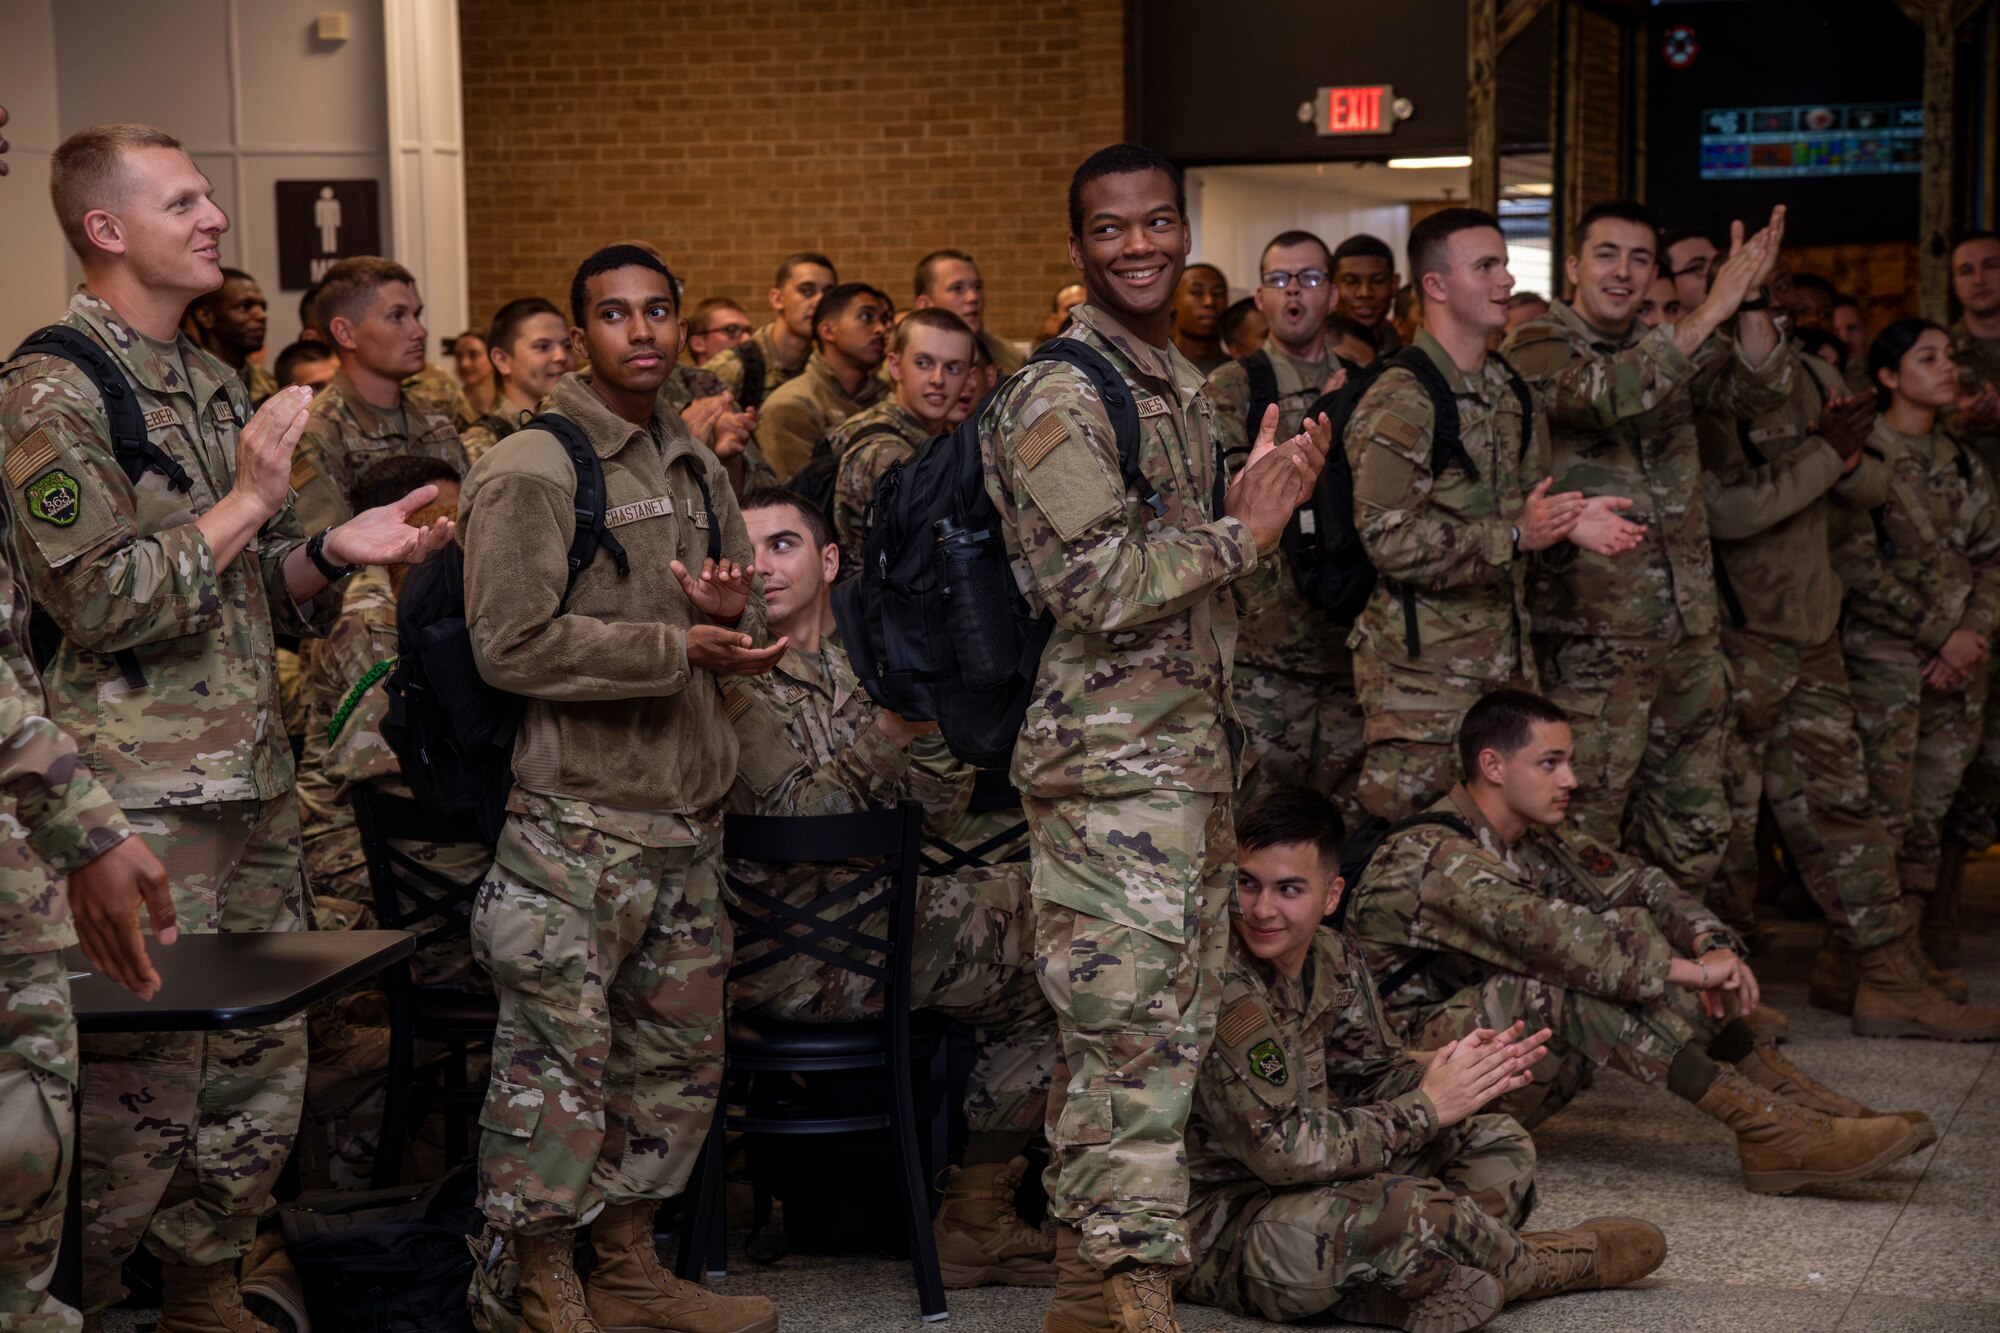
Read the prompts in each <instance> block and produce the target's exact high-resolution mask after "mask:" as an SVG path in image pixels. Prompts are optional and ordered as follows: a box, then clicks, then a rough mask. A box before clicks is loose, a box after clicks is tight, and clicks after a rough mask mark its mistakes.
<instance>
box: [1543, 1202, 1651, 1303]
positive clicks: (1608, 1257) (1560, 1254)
mask: <svg viewBox="0 0 2000 1333" xmlns="http://www.w3.org/2000/svg"><path fill="white" fill-rule="evenodd" d="M1521 1243H1522V1244H1524V1245H1526V1246H1527V1247H1528V1252H1529V1254H1530V1255H1531V1256H1532V1257H1533V1259H1534V1265H1535V1266H1534V1271H1533V1272H1532V1273H1530V1274H1529V1275H1528V1286H1527V1289H1526V1290H1525V1291H1521V1292H1517V1293H1516V1294H1515V1296H1514V1299H1515V1300H1517V1301H1536V1300H1540V1299H1541V1298H1542V1297H1544V1296H1560V1295H1562V1294H1563V1293H1564V1292H1566V1291H1596V1290H1598V1289H1599V1288H1602V1287H1622V1286H1625V1285H1626V1284H1627V1283H1631V1282H1637V1281H1638V1280H1639V1279H1640V1278H1642V1277H1644V1276H1646V1274H1648V1273H1650V1272H1652V1271H1653V1270H1654V1269H1655V1268H1658V1267H1659V1266H1660V1265H1661V1264H1662V1263H1663V1262H1665V1260H1666V1257H1667V1237H1666V1234H1665V1233H1664V1232H1662V1231H1661V1230H1660V1229H1659V1228H1658V1227H1656V1226H1654V1225H1653V1224H1652V1223H1651V1222H1642V1221H1640V1220H1639V1219H1638V1218H1636V1217H1593V1218H1591V1219H1590V1220H1589V1221H1586V1222H1578V1223H1577V1224H1576V1225H1575V1226H1573V1227H1569V1228H1567V1229H1566V1230H1563V1231H1523V1232H1522V1233H1521Z"/></svg>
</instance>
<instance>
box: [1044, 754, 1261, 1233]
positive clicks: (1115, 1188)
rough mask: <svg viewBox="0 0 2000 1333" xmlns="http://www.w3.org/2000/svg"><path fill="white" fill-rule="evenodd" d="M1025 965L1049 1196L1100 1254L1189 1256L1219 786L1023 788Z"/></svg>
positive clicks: (1206, 1036)
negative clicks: (1191, 1158) (1033, 1002)
mask: <svg viewBox="0 0 2000 1333" xmlns="http://www.w3.org/2000/svg"><path fill="white" fill-rule="evenodd" d="M1022 804H1023V808H1024V809H1025V810H1026V811H1027V815H1028V823H1029V828H1030V833H1031V837H1032V839H1033V854H1034V886H1033V890H1032V894H1033V904H1034V924H1035V952H1036V955H1037V960H1036V967H1037V968H1039V969H1040V972H1041V982H1042V991H1043V993H1044V994H1045V995H1047V996H1048V1000H1049V1006H1050V1007H1051V1008H1052V1009H1054V1010H1055V1015H1056V1030H1057V1032H1058V1033H1059V1035H1060V1038H1061V1043H1062V1046H1061V1050H1060V1052H1059V1053H1058V1056H1057V1063H1056V1068H1055V1074H1054V1078H1053V1081H1052V1084H1051V1086H1050V1089H1049V1112H1048V1137H1049V1153H1050V1158H1049V1167H1048V1170H1047V1172H1046V1173H1044V1181H1045V1183H1046V1184H1047V1186H1048V1192H1049V1209H1050V1211H1051V1213H1053V1214H1054V1216H1055V1217H1056V1219H1057V1220H1058V1221H1060V1222H1063V1223H1065V1224H1067V1225H1069V1226H1073V1227H1076V1228H1078V1229H1079V1230H1080V1231H1081V1232H1082V1244H1081V1250H1082V1253H1083V1255H1084V1257H1085V1258H1087V1259H1089V1260H1090V1262H1091V1263H1093V1264H1095V1265H1096V1266H1097V1267H1098V1268H1100V1269H1105V1268H1110V1267H1111V1266H1112V1265H1113V1264H1116V1263H1120V1262H1122V1261H1124V1260H1128V1259H1135V1260H1138V1261H1139V1262H1141V1263H1147V1264H1167V1265H1170V1266H1178V1265H1180V1264H1185V1263H1188V1262H1189V1261H1190V1260H1191V1258H1192V1255H1191V1252H1190V1251H1189V1249H1188V1240H1187V1230H1186V1227H1185V1226H1184V1225H1183V1222H1182V1217H1183V1215H1184V1214H1185V1213H1186V1211H1187V1203H1188V1174H1187V1147H1186V1143H1185V1135H1186V1131H1187V1119H1188V1112H1189V1110H1190V1109H1191V1108H1192V1107H1193V1104H1194V1081H1195V1075H1196V1073H1197V1072H1198V1071H1199V1070H1200V1068H1201V1062H1202V1057H1203V1056H1204V1055H1206V1054H1207V1052H1208V1047H1209V1044H1210V1043H1211V1042H1212V1041H1214V1039H1215V1021H1216V1006H1217V1004H1218V1003H1219V1002H1220V996H1221V990H1222V982H1221V969H1222V961H1223V957H1224V952H1225V946H1226V944H1227V942H1228V938H1229V936H1228V931H1229V923H1228V917H1227V914H1226V913H1227V908H1228V903H1229V896H1230V894H1231V893H1232V892H1234V888H1235V886H1234V883H1233V878H1234V876H1235V873H1236V867H1235V858H1236V835H1235V827H1234V824H1233V823H1232V821H1231V819H1230V812H1229V801H1228V800H1227V798H1225V797H1223V796H1219V795H1215V794H1211V793H1206V792H1187V791H1170V790H1156V791H1150V792H1143V793H1140V794H1137V795H1131V796H1105V797H1096V798H1093V797H1088V796H1072V797H1061V798H1058V799H1054V800H1048V799H1042V798H1037V797H1025V798H1023V802H1022Z"/></svg>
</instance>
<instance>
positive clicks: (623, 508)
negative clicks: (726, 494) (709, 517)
mask: <svg viewBox="0 0 2000 1333" xmlns="http://www.w3.org/2000/svg"><path fill="white" fill-rule="evenodd" d="M673 512H674V498H673V497H672V496H671V495H655V496H653V497H652V498H651V499H648V500H634V501H632V503H630V504H622V505H619V506H617V507H616V508H614V509H607V510H605V511H604V526H605V527H607V528H622V527H624V526H625V525H626V524H627V523H637V522H638V521H639V520H640V519H642V518H665V517H666V516H667V515H669V514H671V513H673ZM704 526H706V525H704Z"/></svg>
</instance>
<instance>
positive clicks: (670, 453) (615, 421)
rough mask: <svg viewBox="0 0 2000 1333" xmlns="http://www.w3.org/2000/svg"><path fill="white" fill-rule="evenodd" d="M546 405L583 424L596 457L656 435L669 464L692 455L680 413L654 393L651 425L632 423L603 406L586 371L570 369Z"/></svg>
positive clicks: (691, 440)
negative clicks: (670, 407)
mask: <svg viewBox="0 0 2000 1333" xmlns="http://www.w3.org/2000/svg"><path fill="white" fill-rule="evenodd" d="M549 406H550V407H552V408H554V409H555V410H556V411H558V412H560V413H562V414H563V415H564V416H566V417H568V418H569V419H570V420H571V421H574V422H575V423H576V424H577V425H579V426H581V427H583V434H584V438H586V439H588V440H589V441H590V447H591V448H592V449H595V450H596V451H597V456H598V457H599V458H612V457H615V456H616V455H618V454H619V453H621V452H622V451H623V450H624V449H625V447H626V446H627V445H629V444H631V443H632V442H633V441H634V440H644V441H647V442H648V443H650V442H651V441H653V440H654V439H656V438H657V439H658V440H659V442H660V446H659V447H660V455H661V458H662V460H663V461H664V462H666V463H672V462H673V461H674V459H676V458H678V457H679V456H680V455H682V454H692V453H693V452H694V451H695V448H696V446H695V442H694V436H692V435H690V434H688V428H687V427H686V426H684V425H683V424H681V418H680V413H678V412H674V411H672V410H669V409H667V408H664V407H662V405H661V403H660V400H659V397H658V396H657V395H655V397H654V399H653V419H652V423H651V425H650V426H635V425H633V424H632V423H631V422H629V421H627V420H626V419H625V418H623V417H621V416H619V415H618V414H617V413H615V412H613V411H612V410H611V409H610V408H608V407H606V406H605V405H604V400H603V399H601V398H599V397H598V396H597V394H596V393H595V392H594V391H593V390H592V389H591V387H590V374H589V372H588V371H581V370H572V371H570V372H569V373H568V374H566V375H564V376H563V377H562V378H561V379H559V380H557V381H556V387H555V388H554V389H553V390H551V391H550V393H549Z"/></svg>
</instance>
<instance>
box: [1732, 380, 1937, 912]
mask: <svg viewBox="0 0 2000 1333" xmlns="http://www.w3.org/2000/svg"><path fill="white" fill-rule="evenodd" d="M1799 366H1800V370H1799V374H1798V375H1797V377H1796V378H1795V379H1794V381H1793V387H1792V392H1791V396H1790V398H1789V399H1788V400H1787V401H1786V403H1785V405H1784V406H1783V407H1781V408H1779V409H1777V410H1776V411H1773V412H1765V413H1762V414H1760V415H1758V416H1754V417H1748V418H1733V417H1729V416H1725V415H1723V414H1721V413H1719V412H1704V413H1702V414H1701V416H1700V418H1699V419H1698V420H1697V422H1696V426H1697V428H1698V430H1699V432H1700V436H1701V460H1702V477H1703V483H1704V488H1705V490H1706V492H1707V495H1708V525H1709V531H1710V532H1711V533H1713V534H1714V537H1715V558H1716V569H1717V570H1718V585H1717V586H1718V591H1719V592H1720V594H1721V600H1722V611H1723V620H1722V651H1723V656H1724V657H1725V658H1726V659H1727V660H1728V662H1729V679H1730V686H1731V690H1732V694H1733V703H1734V707H1733V709H1732V712H1733V713H1734V714H1735V730H1734V731H1733V733H1732V734H1731V736H1730V739H1729V753H1728V766H1727V770H1726V776H1727V781H1728V791H1729V803H1730V807H1731V810H1732V812H1733V820H1732V827H1731V829H1730V834H1729V850H1728V853H1727V855H1726V857H1725V859H1724V862H1723V880H1722V882H1721V883H1720V884H1718V885H1717V887H1716V890H1715V891H1714V892H1712V893H1711V894H1710V895H1709V897H1708V903H1709V906H1710V907H1712V908H1713V909H1714V910H1715V912H1716V913H1717V915H1719V916H1721V917H1722V918H1723V919H1724V920H1725V921H1727V922H1729V924H1730V926H1731V927H1732V928H1734V929H1735V930H1737V931H1738V932H1739V933H1747V931H1748V929H1749V928H1750V927H1751V926H1753V925H1754V924H1755V913H1754V912H1753V910H1752V903H1753V901H1754V900H1755V897H1756V893H1757V874H1758V867H1757V807H1758V802H1759V801H1760V800H1768V801H1769V802H1770V804H1771V813H1772V815H1773V816H1774V817H1775V818H1776V820H1777V823H1778V828H1779V829H1780V831H1781V832H1782V833H1783V835H1784V840H1785V847H1786V849H1787V852H1788V854H1789V855H1790V856H1791V857H1792V858H1793V859H1794V861H1795V863H1796V864H1797V865H1798V867H1799V870H1800V872H1801V875H1802V877H1803V879H1804V880H1805V884H1806V887H1807V889H1808V890H1809V891H1810V892H1811V893H1812V894H1813V897H1814V899H1815V901H1817V902H1818V903H1819V905H1820V908H1821V910H1823V911H1824V912H1825V913H1826V915H1827V919H1828V920H1829V921H1831V922H1833V924H1834V926H1835V928H1836V929H1838V930H1839V931H1840V932H1841V933H1842V934H1843V935H1844V936H1847V937H1849V942H1850V943H1854V942H1858V947H1859V948H1862V949H1872V948H1874V947H1876V946H1877V945H1879V944H1885V943H1887V942H1888V941H1889V940H1891V939H1893V938H1894V937H1895V936H1896V935H1897V934H1898V933H1899V929H1898V920H1899V916H1898V913H1897V910H1896V901H1897V898H1898V897H1899V892H1898V889H1897V887H1896V860H1895V849H1894V846H1893V844H1891V843H1890V841H1889V835H1888V833H1887V832H1886V831H1885V830H1884V829H1883V827H1882V821H1881V819H1880V818H1878V817H1877V815H1876V813H1875V807H1874V804H1873V802H1871V801H1870V799H1869V796H1868V779H1867V773H1866V766H1865V764H1864V763H1863V760H1862V749H1861V740H1860V737H1859V736H1858V735H1856V733H1855V730H1854V703H1853V700H1852V698H1851V697H1850V695H1849V693H1848V686H1847V671H1846V669H1845V667H1844V666H1843V665H1842V662H1841V653H1840V642H1839V640H1838V639H1837V638H1836V637H1835V633H1834V631H1835V630H1836V629H1837V628H1838V627H1839V621H1840V579H1839V577H1838V576H1837V575H1836V574H1835V573H1834V571H1833V562H1832V560H1831V559H1830V558H1829V556H1828V554H1827V527H1828V522H1829V514H1830V513H1831V511H1832V509H1833V507H1834V506H1839V507H1840V508H1841V509H1843V510H1846V511H1850V512H1854V513H1859V512H1861V511H1864V510H1867V509H1871V508H1873V507H1874V506H1876V505H1878V504H1880V503H1881V502H1882V500H1883V499H1884V497H1885V496H1886V495H1887V494H1888V481H1889V478H1888V469H1887V468H1886V467H1885V466H1884V465H1883V463H1882V460H1881V459H1880V458H1879V457H1877V456H1876V455H1875V454H1873V453H1870V452H1866V451H1864V452H1863V453H1862V455H1861V457H1860V460H1859V462H1858V463H1857V464H1856V465H1855V467H1854V469H1853V470H1852V471H1851V472H1844V471H1843V470H1842V462H1841V458H1840V455H1839V454H1838V453H1836V452H1835V451H1834V449H1833V446H1832V445H1830V444H1828V443H1827V442H1826V441H1825V440H1823V439H1821V438H1820V437H1819V436H1817V435H1815V434H1814V433H1813V428H1814V424H1815V423H1816V422H1817V421H1818V419H1819V415H1820V412H1821V409H1822V408H1823V407H1824V405H1825V403H1826V400H1827V397H1828V396H1829V395H1830V394H1833V393H1837V392H1840V390H1841V383H1840V379H1839V375H1838V373H1837V372H1836V371H1835V370H1834V369H1833V368H1832V367H1831V366H1828V365H1827V364H1826V363H1825V362H1824V361H1821V360H1820V359H1819V358H1818V357H1810V356H1808V357H1800V358H1799Z"/></svg>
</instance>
